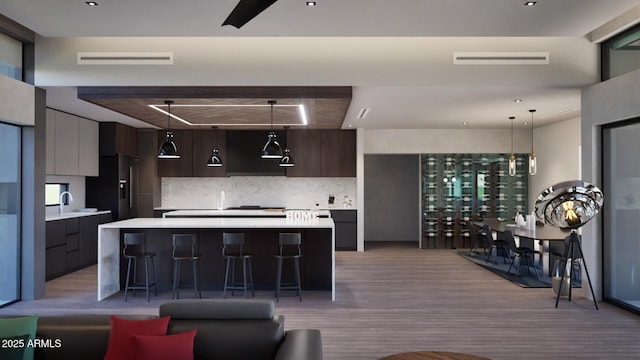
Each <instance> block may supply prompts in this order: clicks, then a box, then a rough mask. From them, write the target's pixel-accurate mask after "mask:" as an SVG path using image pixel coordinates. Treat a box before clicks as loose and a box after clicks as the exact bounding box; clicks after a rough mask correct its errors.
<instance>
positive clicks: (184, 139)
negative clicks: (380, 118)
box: [157, 130, 356, 177]
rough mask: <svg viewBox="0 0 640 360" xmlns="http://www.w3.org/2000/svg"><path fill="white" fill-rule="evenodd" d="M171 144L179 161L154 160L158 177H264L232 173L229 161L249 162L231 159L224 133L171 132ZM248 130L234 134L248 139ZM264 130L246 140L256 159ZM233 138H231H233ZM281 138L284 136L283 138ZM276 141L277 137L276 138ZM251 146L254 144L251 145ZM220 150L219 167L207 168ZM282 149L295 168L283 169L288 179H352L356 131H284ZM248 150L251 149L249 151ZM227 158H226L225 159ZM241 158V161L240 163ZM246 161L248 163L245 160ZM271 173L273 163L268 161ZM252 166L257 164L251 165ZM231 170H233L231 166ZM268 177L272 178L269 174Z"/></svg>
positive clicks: (162, 137) (161, 134)
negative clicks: (215, 150) (284, 144)
mask: <svg viewBox="0 0 640 360" xmlns="http://www.w3.org/2000/svg"><path fill="white" fill-rule="evenodd" d="M172 132H173V135H174V138H173V140H174V142H175V143H176V146H177V148H178V152H179V153H180V158H179V159H157V169H158V176H159V177H214V176H227V175H265V174H267V172H266V171H262V172H260V171H258V170H256V171H254V172H252V173H246V174H245V173H233V169H230V167H231V165H232V164H230V162H232V161H245V162H246V161H249V160H253V158H251V159H249V158H247V157H246V156H245V157H242V156H240V157H238V156H231V154H230V152H231V150H232V148H234V149H235V150H237V148H238V146H237V144H236V145H233V146H232V144H231V145H230V143H228V140H229V137H228V136H227V135H229V134H228V133H227V132H226V131H224V130H173V131H172ZM254 133H255V132H252V131H240V130H239V131H234V132H233V133H232V134H233V135H234V136H235V137H237V136H244V135H246V136H247V137H250V136H251V135H254ZM265 136H266V131H265V132H264V134H260V137H259V140H256V141H249V140H250V139H247V142H246V143H247V144H248V145H247V146H249V145H250V144H253V143H255V144H257V145H256V146H257V148H256V151H255V159H256V160H257V161H261V162H266V161H269V160H262V159H260V151H259V150H260V146H262V142H263V141H265V140H266V137H265ZM165 137H166V131H164V130H161V131H158V145H160V144H162V143H163V142H164V141H165ZM235 137H233V138H235ZM283 137H284V136H283ZM279 138H280V137H279ZM255 144H254V145H255ZM214 148H217V149H218V150H220V153H219V156H220V157H221V160H222V164H223V166H222V167H207V166H206V164H207V160H208V158H209V156H211V150H212V149H214ZM286 148H288V149H291V154H292V157H293V159H294V162H295V166H294V167H291V168H286V176H292V177H303V176H306V177H355V176H356V132H355V131H353V130H288V131H287V132H286ZM251 151H252V150H251ZM227 155H229V156H231V157H229V156H227ZM243 158H244V160H243ZM247 159H248V160H247ZM271 162H272V163H273V164H272V165H273V167H274V169H275V170H278V169H283V168H279V167H278V164H277V160H276V161H273V160H272V161H271ZM255 166H256V167H257V166H258V165H255ZM234 168H235V167H234ZM269 174H270V175H274V174H271V173H269Z"/></svg>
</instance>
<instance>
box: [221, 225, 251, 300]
mask: <svg viewBox="0 0 640 360" xmlns="http://www.w3.org/2000/svg"><path fill="white" fill-rule="evenodd" d="M222 256H223V257H224V259H225V261H226V270H225V272H224V291H223V293H222V297H223V298H226V297H227V290H231V296H233V292H234V290H244V297H245V298H246V297H247V289H249V288H251V294H252V295H253V297H255V296H256V293H255V289H254V286H253V272H252V270H251V259H252V256H251V254H250V253H247V252H246V251H244V234H243V233H223V234H222ZM236 260H240V261H242V282H240V281H236ZM229 268H231V281H229ZM247 273H248V274H249V281H248V282H247Z"/></svg>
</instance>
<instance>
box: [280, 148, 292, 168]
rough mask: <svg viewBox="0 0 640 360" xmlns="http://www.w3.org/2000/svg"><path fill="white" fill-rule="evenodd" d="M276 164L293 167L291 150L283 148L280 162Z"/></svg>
mask: <svg viewBox="0 0 640 360" xmlns="http://www.w3.org/2000/svg"><path fill="white" fill-rule="evenodd" d="M278 166H281V167H293V166H294V164H293V158H292V157H291V150H289V149H284V154H283V155H282V159H280V163H279V164H278Z"/></svg>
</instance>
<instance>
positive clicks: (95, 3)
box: [85, 1, 98, 6]
mask: <svg viewBox="0 0 640 360" xmlns="http://www.w3.org/2000/svg"><path fill="white" fill-rule="evenodd" d="M85 4H87V5H89V6H98V3H97V2H95V1H87V2H85Z"/></svg>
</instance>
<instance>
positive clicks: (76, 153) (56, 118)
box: [46, 109, 98, 176]
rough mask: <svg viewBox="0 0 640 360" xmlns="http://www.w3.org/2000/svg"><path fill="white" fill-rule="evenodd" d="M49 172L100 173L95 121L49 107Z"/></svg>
mask: <svg viewBox="0 0 640 360" xmlns="http://www.w3.org/2000/svg"><path fill="white" fill-rule="evenodd" d="M46 141H47V143H46V148H47V154H46V173H47V174H51V175H81V176H98V125H97V123H96V122H94V121H92V120H88V119H84V118H81V117H79V116H75V115H72V114H68V113H65V112H61V111H56V110H53V109H47V136H46Z"/></svg>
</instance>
